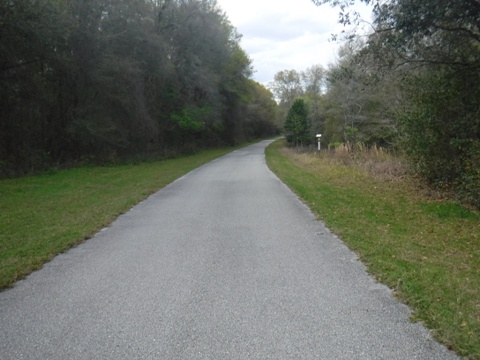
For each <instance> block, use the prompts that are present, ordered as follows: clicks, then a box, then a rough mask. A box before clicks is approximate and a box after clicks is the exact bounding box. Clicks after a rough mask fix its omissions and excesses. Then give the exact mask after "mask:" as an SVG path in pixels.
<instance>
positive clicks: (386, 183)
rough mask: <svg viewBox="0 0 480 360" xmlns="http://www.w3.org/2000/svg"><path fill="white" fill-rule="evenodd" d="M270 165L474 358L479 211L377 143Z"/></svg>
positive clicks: (275, 149) (272, 154) (479, 325)
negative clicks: (448, 195) (435, 186)
mask: <svg viewBox="0 0 480 360" xmlns="http://www.w3.org/2000/svg"><path fill="white" fill-rule="evenodd" d="M267 162H268V165H269V167H270V168H271V169H272V170H273V171H274V172H275V173H276V174H277V175H278V176H279V177H280V178H281V179H282V181H284V182H285V183H286V184H287V185H288V186H289V187H290V188H291V189H292V190H293V191H295V192H296V193H297V194H298V195H299V196H300V197H301V198H302V199H303V200H304V201H305V202H306V203H307V204H308V205H309V206H310V208H311V209H312V210H313V211H314V212H315V213H316V214H317V215H318V217H319V218H320V219H321V220H322V221H324V222H325V224H326V225H327V226H328V227H329V228H330V229H331V230H332V231H333V232H334V233H336V234H337V235H338V236H339V237H340V238H341V239H342V240H343V241H344V242H345V243H346V244H347V245H348V246H349V247H350V248H351V249H352V250H353V251H355V252H356V253H357V254H358V256H359V258H360V259H361V260H362V261H363V263H364V264H366V266H367V268H368V271H369V272H370V273H371V274H372V275H373V276H374V277H375V278H376V279H377V280H378V281H379V282H382V283H384V284H386V285H388V286H389V287H390V288H392V289H393V291H394V292H395V294H396V296H397V297H398V298H399V299H401V300H402V301H403V302H405V303H406V304H408V305H409V306H410V307H411V308H412V309H413V314H412V317H411V319H412V321H421V322H424V323H425V324H426V325H427V326H428V327H429V328H430V329H432V332H433V334H434V336H435V337H436V338H437V339H439V340H440V341H441V342H443V343H444V344H446V345H447V346H448V347H449V348H451V349H453V350H455V351H457V352H458V353H459V354H461V355H464V356H467V358H471V359H480V213H479V212H478V211H475V210H472V209H468V208H466V207H464V206H462V205H460V204H459V203H457V202H454V201H451V200H447V199H444V198H443V196H442V195H441V193H438V192H436V191H433V190H431V189H430V188H429V187H427V186H423V185H422V183H421V182H420V180H419V179H418V178H416V177H413V176H411V175H410V174H409V170H408V167H407V166H406V165H405V164H404V162H403V161H402V160H400V159H398V158H396V157H394V156H391V155H389V154H388V153H387V152H386V151H384V150H381V149H379V148H373V149H370V150H368V149H366V148H363V149H358V148H357V149H348V148H347V147H339V148H338V149H337V150H336V151H323V152H320V153H318V152H305V151H298V150H296V149H295V148H292V147H287V146H286V142H285V141H277V142H275V143H273V144H272V145H271V146H269V147H268V148H267Z"/></svg>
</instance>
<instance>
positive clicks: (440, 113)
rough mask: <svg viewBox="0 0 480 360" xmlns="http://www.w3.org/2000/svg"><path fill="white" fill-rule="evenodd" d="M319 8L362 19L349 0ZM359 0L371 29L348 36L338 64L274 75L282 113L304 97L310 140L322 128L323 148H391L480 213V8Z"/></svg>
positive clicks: (463, 0)
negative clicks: (369, 13) (369, 12)
mask: <svg viewBox="0 0 480 360" xmlns="http://www.w3.org/2000/svg"><path fill="white" fill-rule="evenodd" d="M313 2H314V3H316V4H325V3H330V4H332V5H339V6H340V11H341V12H340V21H341V22H343V23H344V24H351V23H355V22H356V21H357V20H358V18H357V17H356V14H355V13H354V12H353V11H349V10H348V5H350V4H351V3H352V2H351V1H350V0H345V1H343V0H340V1H336V0H335V1H333V0H319V1H315V0H314V1H313ZM362 2H364V3H367V4H371V5H373V24H372V27H373V31H372V32H371V33H370V34H369V35H366V36H365V35H362V36H350V38H349V40H348V41H347V42H346V43H345V44H344V46H343V47H342V48H341V50H340V52H339V54H338V61H337V62H336V64H333V65H331V66H330V68H329V69H322V68H319V67H318V66H316V67H312V68H311V69H308V70H307V71H305V72H297V71H295V70H286V71H283V72H280V73H278V74H277V75H276V77H275V81H274V82H273V83H272V86H271V87H272V90H273V91H274V92H275V94H276V96H277V97H278V98H279V99H280V100H281V102H280V108H281V109H283V114H287V113H288V109H289V107H290V106H291V105H292V104H293V101H294V99H295V98H296V97H301V98H303V99H305V101H306V102H307V104H309V122H304V124H307V125H305V126H309V129H308V130H309V133H310V137H309V139H310V142H313V141H314V140H315V137H314V134H315V133H316V132H320V133H322V134H323V136H322V141H323V142H325V144H331V145H335V144H337V143H341V142H349V143H362V144H363V145H364V144H367V145H368V144H374V143H375V144H377V145H382V146H386V147H390V148H394V149H395V150H396V151H400V152H402V153H403V154H405V155H406V156H407V158H408V159H409V160H410V163H411V165H412V169H414V170H415V171H416V173H417V174H419V175H421V176H422V177H423V178H424V179H425V180H426V181H427V182H429V183H430V184H432V185H434V186H439V187H442V188H446V189H449V190H454V191H455V192H456V194H457V195H458V198H459V199H462V200H466V201H468V202H470V203H471V204H474V205H476V206H477V207H480V87H479V86H478V84H479V83H480V4H479V3H478V1H476V0H423V1H410V0H389V1H379V0H362ZM357 24H359V22H357ZM314 74H317V76H314ZM318 79H320V80H318ZM318 83H320V84H321V85H320V86H311V85H310V86H309V84H318Z"/></svg>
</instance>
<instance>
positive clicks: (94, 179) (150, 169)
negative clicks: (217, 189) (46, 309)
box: [0, 148, 232, 290]
mask: <svg viewBox="0 0 480 360" xmlns="http://www.w3.org/2000/svg"><path fill="white" fill-rule="evenodd" d="M230 151H232V148H223V149H217V150H209V151H204V152H201V153H198V154H196V155H191V156H187V157H182V158H177V159H169V160H164V161H157V162H150V163H143V164H139V165H123V166H106V167H82V168H76V169H72V170H64V171H56V172H51V173H46V174H44V175H39V176H29V177H23V178H18V179H5V180H0V290H1V289H5V288H7V287H9V286H11V285H13V283H14V282H15V281H16V280H19V279H21V278H23V277H25V276H26V275H28V274H29V273H30V272H32V271H33V270H36V269H39V268H40V267H41V266H42V265H43V264H44V263H45V262H47V261H49V260H51V259H52V258H53V257H54V256H55V255H57V254H59V253H61V252H63V251H65V250H67V249H69V248H71V247H72V246H75V245H77V244H79V243H81V242H83V241H84V240H85V239H87V238H89V237H90V236H92V235H93V234H94V233H95V232H97V231H98V230H100V229H101V228H103V227H105V226H107V225H109V224H110V223H111V222H112V221H113V220H114V219H115V218H116V217H117V216H118V215H120V214H122V213H123V212H125V211H127V210H128V209H130V208H131V207H132V206H133V205H135V204H137V203H138V202H139V201H141V200H143V199H145V198H146V197H148V196H149V195H150V194H152V193H154V192H155V191H157V190H158V189H160V188H162V187H164V186H165V185H167V184H169V183H170V182H172V181H174V180H175V179H177V178H179V177H181V176H183V175H184V174H186V173H187V172H189V171H190V170H192V169H194V168H196V167H198V166H200V165H202V164H204V163H206V162H208V161H210V160H213V159H215V158H217V157H219V156H221V155H224V154H226V153H227V152H230Z"/></svg>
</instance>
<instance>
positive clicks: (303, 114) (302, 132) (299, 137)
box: [285, 99, 312, 146]
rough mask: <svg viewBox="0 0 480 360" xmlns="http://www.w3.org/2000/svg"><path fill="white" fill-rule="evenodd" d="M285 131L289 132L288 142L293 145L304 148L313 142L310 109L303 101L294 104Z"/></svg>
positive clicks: (286, 121) (299, 100)
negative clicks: (309, 119)
mask: <svg viewBox="0 0 480 360" xmlns="http://www.w3.org/2000/svg"><path fill="white" fill-rule="evenodd" d="M285 131H286V132H287V141H288V142H289V143H291V144H295V145H296V146H299V145H300V146H303V145H308V144H310V143H311V142H312V139H311V136H310V124H309V121H308V108H307V105H306V104H305V101H303V99H297V100H295V101H294V102H293V105H292V107H291V108H290V110H289V111H288V114H287V119H286V120H285Z"/></svg>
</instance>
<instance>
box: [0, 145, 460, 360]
mask: <svg viewBox="0 0 480 360" xmlns="http://www.w3.org/2000/svg"><path fill="white" fill-rule="evenodd" d="M269 143H270V142H269V141H263V142H260V143H258V144H256V145H253V146H250V147H247V148H244V149H241V150H237V151H234V152H233V153H231V154H229V155H227V156H224V157H222V158H220V159H217V160H215V161H213V162H211V163H209V164H207V165H205V166H202V167H200V168H198V169H196V170H194V171H193V172H191V173H189V174H188V175H186V176H184V177H183V178H181V179H179V180H177V181H176V182H174V183H172V184H170V185H169V186H167V187H165V188H164V189H163V190H161V191H159V192H157V193H156V194H154V195H152V196H151V197H149V198H148V199H147V200H145V201H143V202H142V203H140V204H139V205H137V206H136V207H134V208H133V209H132V210H130V211H129V212H128V213H126V214H124V215H122V216H120V217H119V218H118V219H117V220H116V221H115V222H114V223H113V224H112V225H111V226H110V227H108V228H107V229H104V230H102V231H100V232H99V233H98V234H97V235H96V236H94V237H93V238H92V239H90V240H88V241H87V242H85V243H84V244H82V245H80V246H78V247H76V248H74V249H72V250H70V251H68V252H67V253H65V254H62V255H60V256H57V257H56V258H55V259H54V260H53V261H51V262H50V263H48V264H46V265H45V266H44V268H43V269H42V270H40V271H37V272H35V273H33V274H32V275H30V276H29V277H28V278H27V279H25V280H23V281H20V282H18V283H17V285H16V286H15V287H14V288H13V289H10V290H7V291H4V292H3V293H0V358H1V359H3V360H7V359H15V360H18V359H221V360H225V359H402V360H403V359H434V360H440V359H455V358H456V356H455V355H454V354H452V353H451V352H449V351H448V350H447V349H446V348H445V347H444V346H442V345H439V344H438V343H436V342H435V341H433V340H432V339H431V337H430V336H429V333H428V331H427V330H426V329H425V328H424V327H423V326H422V325H420V324H413V323H410V322H409V320H408V318H409V315H410V310H409V309H408V308H407V307H406V306H405V305H402V304H400V303H399V302H397V301H396V300H395V299H394V298H393V296H392V294H391V291H390V290H388V289H387V288H386V287H384V286H382V285H380V284H378V283H376V282H375V281H374V280H373V279H372V278H371V277H370V276H368V275H367V274H366V272H365V268H364V266H363V265H362V264H361V263H360V262H359V261H358V260H357V258H356V256H355V254H353V253H352V252H351V251H349V250H348V249H347V247H346V246H345V245H344V244H343V243H342V242H341V241H340V240H339V239H338V238H337V237H335V236H334V235H333V234H332V233H330V232H329V231H328V229H326V228H325V227H324V225H323V224H322V223H321V222H319V221H316V220H315V217H314V215H313V214H312V213H311V212H310V211H309V209H308V208H307V207H306V206H304V205H303V204H302V202H301V201H299V200H298V198H297V197H296V196H295V195H294V194H293V193H292V192H291V191H290V190H289V189H288V188H287V187H286V186H285V185H283V183H281V181H280V180H279V179H278V178H277V177H275V175H273V174H272V173H271V172H270V171H269V169H268V168H267V166H266V164H265V157H264V148H265V146H266V145H268V144H269Z"/></svg>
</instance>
